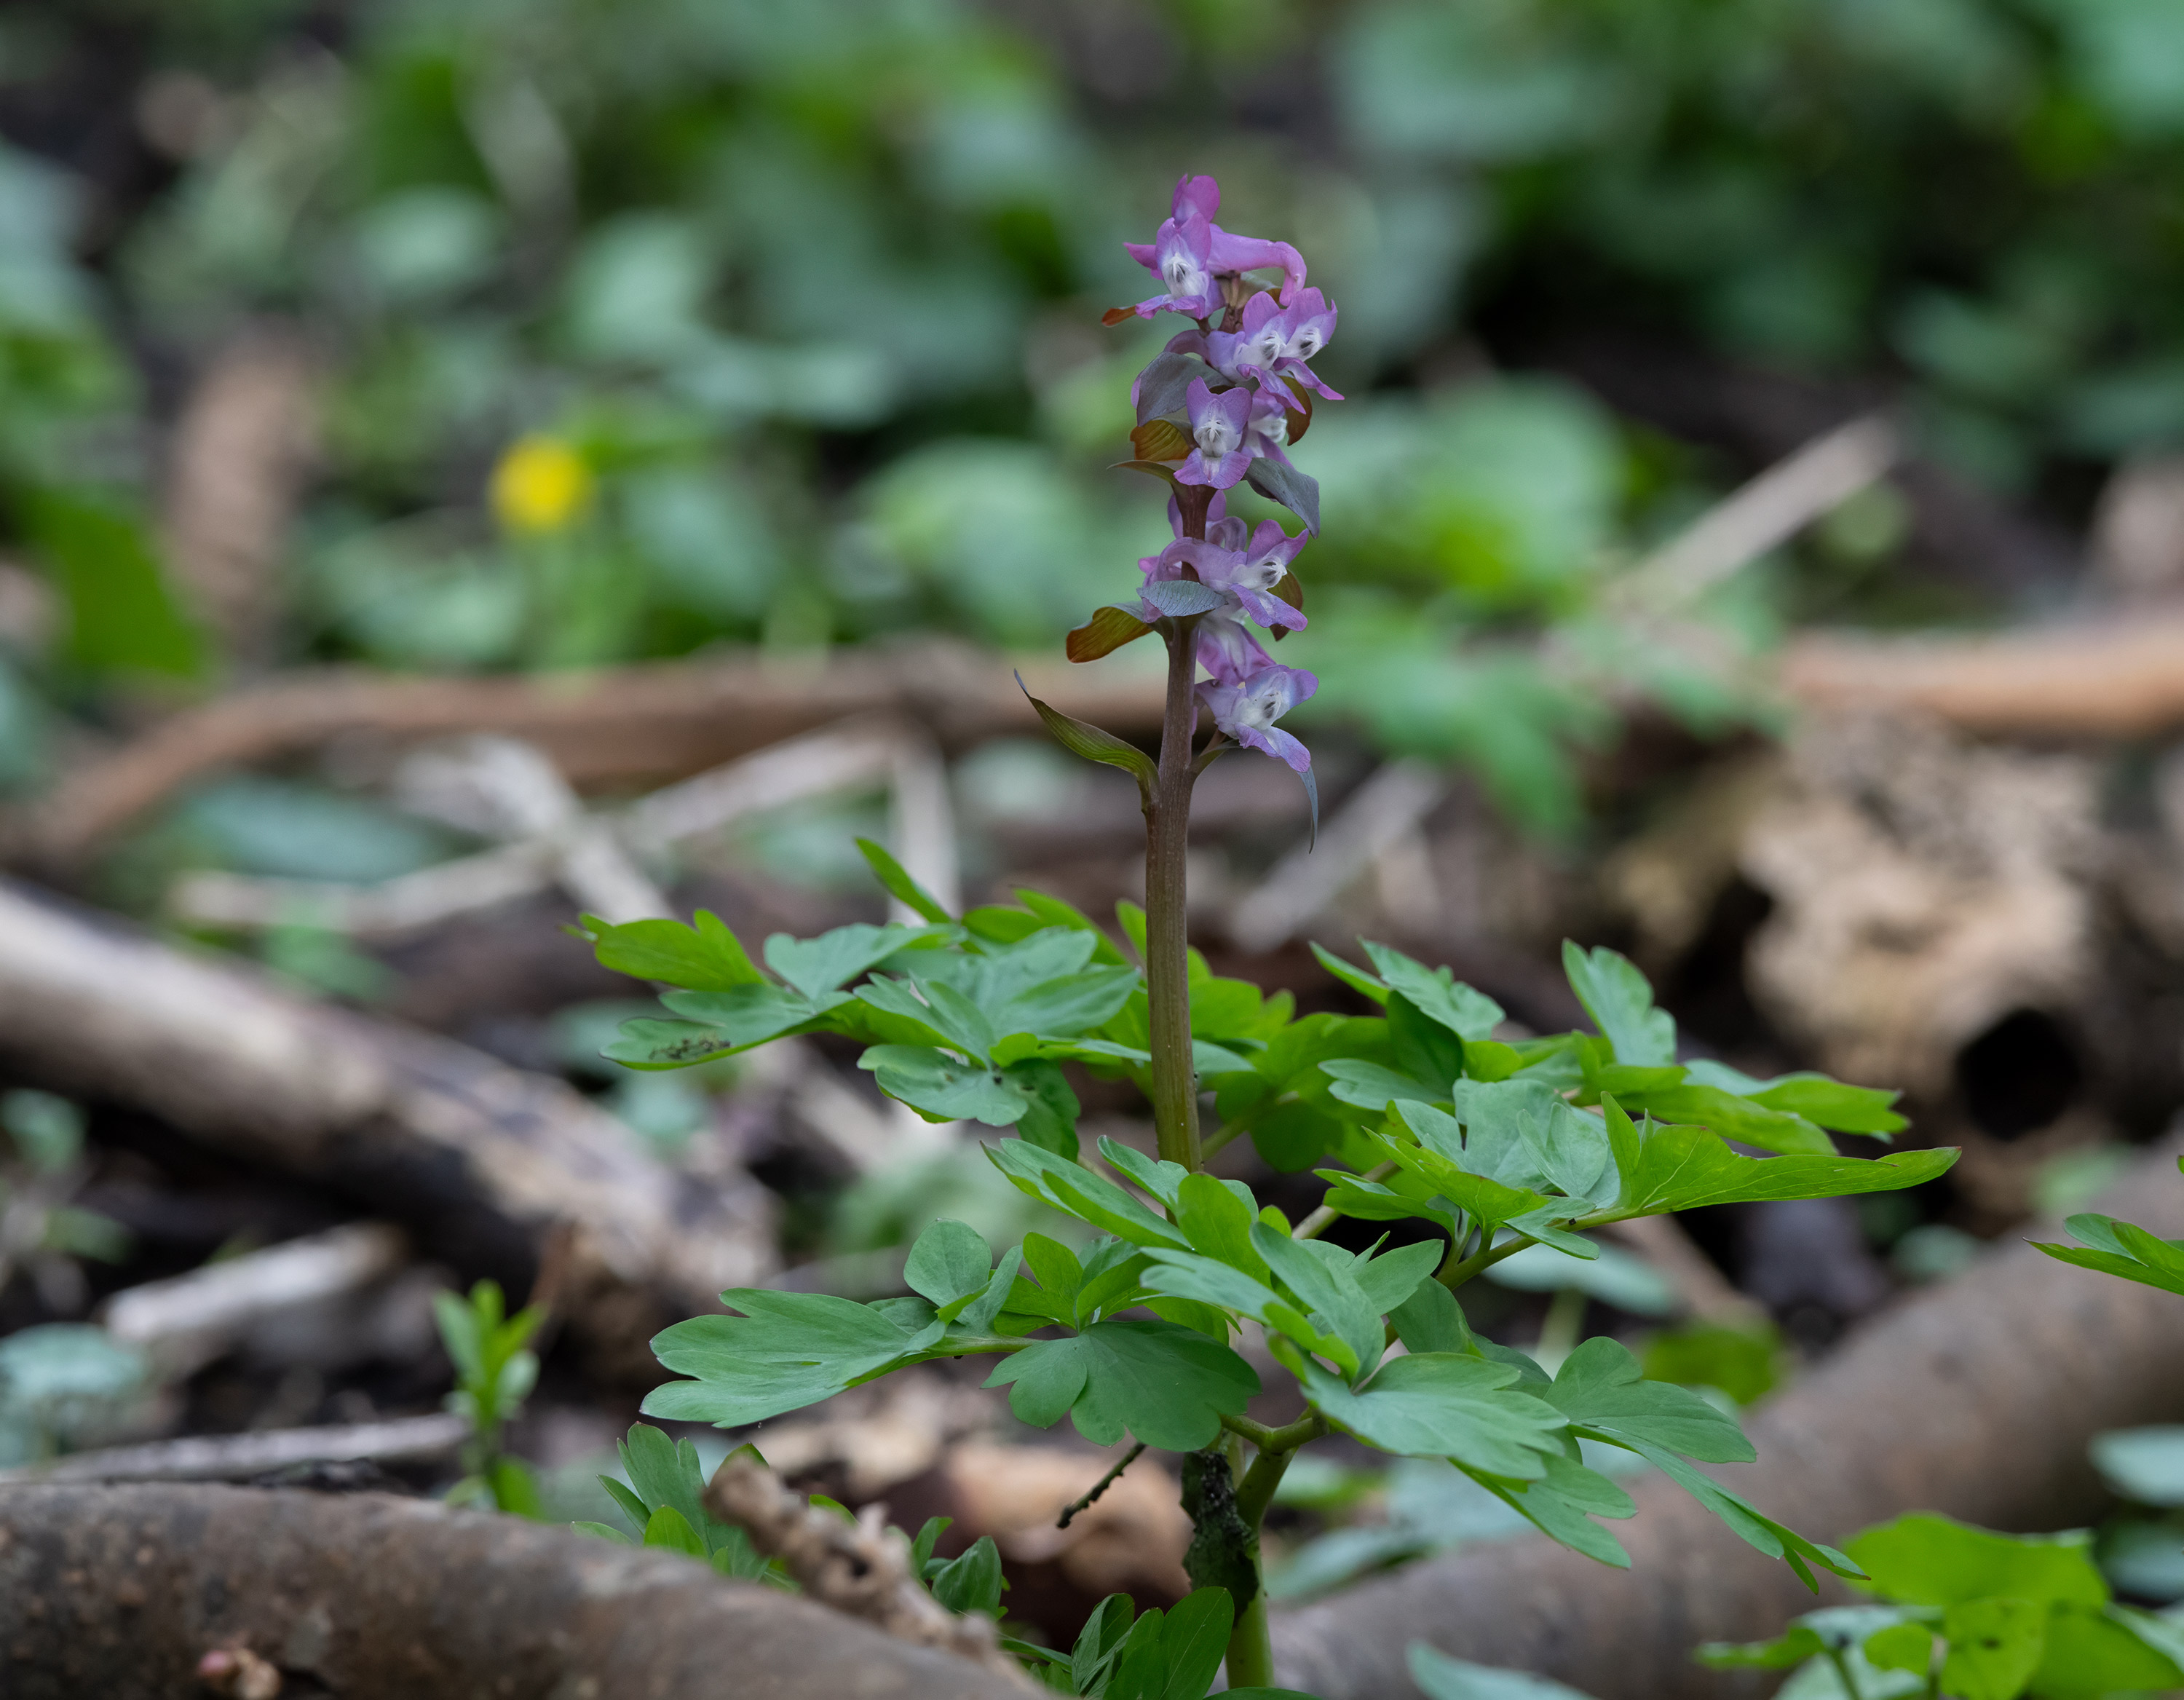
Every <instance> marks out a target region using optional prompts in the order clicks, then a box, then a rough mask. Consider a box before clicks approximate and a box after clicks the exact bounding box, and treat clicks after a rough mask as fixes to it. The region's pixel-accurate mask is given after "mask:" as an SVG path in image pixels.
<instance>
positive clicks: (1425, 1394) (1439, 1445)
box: [1275, 1345, 1567, 1481]
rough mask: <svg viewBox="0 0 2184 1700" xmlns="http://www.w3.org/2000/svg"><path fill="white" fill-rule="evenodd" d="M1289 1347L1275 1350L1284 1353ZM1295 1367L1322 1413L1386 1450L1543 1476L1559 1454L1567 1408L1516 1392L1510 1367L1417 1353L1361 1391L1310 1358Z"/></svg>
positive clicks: (1388, 1366) (1386, 1368)
mask: <svg viewBox="0 0 2184 1700" xmlns="http://www.w3.org/2000/svg"><path fill="white" fill-rule="evenodd" d="M1275 1352H1276V1355H1277V1356H1281V1355H1282V1354H1283V1352H1284V1347H1283V1346H1279V1345H1277V1346H1276V1347H1275ZM1290 1356H1291V1357H1292V1358H1293V1359H1294V1361H1292V1362H1290V1364H1289V1367H1290V1369H1291V1371H1292V1372H1293V1373H1294V1374H1295V1375H1296V1377H1297V1379H1298V1380H1301V1382H1303V1383H1304V1386H1305V1391H1306V1393H1307V1395H1308V1396H1310V1398H1311V1400H1312V1404H1313V1405H1314V1406H1315V1407H1317V1408H1318V1410H1319V1412H1320V1413H1321V1414H1322V1415H1323V1416H1325V1417H1326V1418H1327V1419H1328V1420H1329V1421H1330V1422H1332V1423H1334V1424H1336V1425H1337V1426H1339V1427H1340V1428H1342V1429H1345V1430H1347V1431H1348V1432H1350V1433H1351V1434H1352V1435H1356V1436H1357V1438H1358V1439H1359V1440H1361V1441H1364V1442H1365V1443H1366V1444H1367V1445H1368V1446H1378V1447H1379V1448H1380V1450H1381V1451H1383V1452H1400V1453H1402V1454H1405V1455H1407V1456H1409V1457H1412V1458H1434V1457H1440V1458H1450V1459H1452V1460H1453V1461H1454V1462H1455V1463H1457V1465H1458V1466H1459V1467H1468V1468H1469V1469H1476V1470H1480V1471H1484V1472H1485V1474H1489V1475H1496V1476H1507V1477H1511V1478H1513V1479H1515V1480H1522V1481H1533V1480H1539V1479H1540V1478H1541V1477H1542V1476H1544V1475H1546V1472H1547V1458H1549V1457H1550V1456H1551V1455H1553V1456H1558V1455H1559V1452H1560V1446H1561V1439H1562V1435H1563V1430H1564V1429H1565V1428H1566V1426H1567V1425H1566V1424H1565V1423H1564V1421H1563V1416H1562V1413H1560V1412H1558V1411H1557V1410H1555V1409H1554V1408H1553V1407H1552V1406H1550V1405H1547V1404H1546V1403H1544V1402H1541V1400H1538V1399H1535V1398H1533V1397H1532V1396H1529V1394H1526V1393H1521V1392H1518V1391H1514V1389H1513V1386H1512V1384H1513V1383H1514V1382H1515V1381H1516V1380H1517V1379H1518V1375H1517V1372H1516V1371H1515V1370H1514V1369H1513V1368H1509V1367H1508V1366H1507V1365H1506V1364H1501V1363H1489V1362H1488V1361H1487V1360H1485V1359H1484V1358H1479V1357H1463V1356H1458V1355H1457V1354H1454V1353H1449V1352H1412V1354H1410V1355H1409V1356H1408V1357H1398V1358H1395V1359H1393V1360H1391V1361H1390V1362H1389V1363H1384V1364H1383V1365H1381V1367H1380V1368H1379V1371H1378V1372H1377V1373H1376V1374H1374V1375H1373V1378H1372V1379H1371V1380H1368V1381H1367V1382H1366V1383H1365V1385H1363V1386H1362V1387H1360V1388H1357V1390H1356V1391H1352V1390H1351V1389H1350V1388H1349V1387H1346V1386H1345V1385H1343V1384H1342V1383H1341V1382H1340V1381H1339V1380H1336V1379H1335V1378H1334V1376H1332V1375H1330V1374H1328V1373H1327V1372H1326V1371H1325V1370H1323V1369H1322V1368H1320V1367H1319V1366H1318V1364H1316V1363H1312V1361H1311V1360H1310V1359H1309V1358H1304V1357H1295V1355H1294V1353H1291V1354H1290Z"/></svg>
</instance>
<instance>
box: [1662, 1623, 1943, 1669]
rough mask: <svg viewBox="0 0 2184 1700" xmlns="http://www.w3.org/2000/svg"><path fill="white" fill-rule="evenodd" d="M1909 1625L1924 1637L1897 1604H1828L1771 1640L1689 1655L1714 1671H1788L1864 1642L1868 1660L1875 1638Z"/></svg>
mask: <svg viewBox="0 0 2184 1700" xmlns="http://www.w3.org/2000/svg"><path fill="white" fill-rule="evenodd" d="M1905 1628H1910V1629H1914V1630H1918V1632H1919V1634H1920V1635H1921V1636H1925V1630H1924V1629H1923V1628H1922V1627H1921V1626H1920V1625H1918V1624H1916V1623H1914V1622H1912V1621H1910V1620H1909V1619H1908V1616H1907V1614H1905V1613H1904V1612H1903V1610H1902V1609H1901V1608H1897V1607H1895V1606H1826V1607H1823V1608H1821V1609H1820V1610H1819V1611H1816V1612H1807V1613H1806V1614H1804V1615H1803V1616H1802V1617H1801V1618H1797V1619H1794V1620H1793V1621H1792V1622H1791V1625H1790V1627H1789V1628H1788V1629H1786V1630H1784V1631H1783V1632H1782V1633H1781V1634H1780V1635H1779V1636H1775V1639H1774V1640H1772V1641H1708V1642H1707V1643H1706V1644H1705V1645H1704V1646H1703V1647H1700V1648H1699V1649H1698V1650H1697V1652H1696V1653H1693V1654H1692V1655H1691V1656H1692V1657H1693V1658H1696V1659H1697V1661H1698V1662H1699V1663H1700V1664H1703V1665H1706V1666H1708V1667H1709V1668H1710V1669H1715V1670H1790V1669H1795V1668H1796V1667H1797V1666H1798V1665H1800V1664H1803V1663H1804V1662H1805V1661H1806V1660H1807V1659H1808V1658H1818V1657H1819V1656H1820V1655H1821V1654H1822V1653H1828V1652H1836V1653H1848V1652H1850V1651H1851V1650H1852V1649H1853V1648H1858V1647H1864V1649H1865V1651H1866V1657H1867V1658H1869V1659H1870V1658H1872V1644H1873V1643H1874V1642H1875V1641H1879V1640H1880V1637H1881V1636H1889V1635H1893V1634H1895V1632H1896V1631H1897V1630H1903V1629H1905ZM1926 1641H1927V1644H1928V1645H1929V1646H1931V1645H1932V1638H1931V1636H1926ZM1902 1644H1903V1642H1902V1641H1901V1640H1900V1639H1899V1641H1897V1642H1895V1643H1890V1642H1882V1647H1883V1648H1884V1650H1886V1648H1887V1647H1889V1646H1891V1645H1902ZM1881 1668H1882V1669H1887V1668H1888V1667H1886V1666H1883V1667H1881ZM1915 1668H1916V1669H1918V1670H1919V1672H1920V1673H1921V1674H1922V1675H1923V1674H1924V1672H1925V1669H1926V1666H1925V1664H1923V1663H1921V1664H1919V1665H1918V1666H1916V1667H1915Z"/></svg>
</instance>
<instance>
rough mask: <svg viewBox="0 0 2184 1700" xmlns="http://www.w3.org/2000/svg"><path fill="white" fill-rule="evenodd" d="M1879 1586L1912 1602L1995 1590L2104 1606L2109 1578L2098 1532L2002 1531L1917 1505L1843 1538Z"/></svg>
mask: <svg viewBox="0 0 2184 1700" xmlns="http://www.w3.org/2000/svg"><path fill="white" fill-rule="evenodd" d="M1845 1544H1846V1547H1847V1550H1848V1552H1849V1553H1850V1555H1851V1557H1852V1558H1855V1559H1856V1560H1857V1561H1858V1563H1859V1564H1860V1565H1861V1566H1863V1567H1864V1570H1865V1573H1866V1575H1868V1576H1869V1577H1870V1578H1871V1579H1872V1582H1873V1586H1874V1588H1875V1591H1878V1592H1880V1593H1882V1594H1885V1595H1886V1596H1887V1597H1889V1598H1891V1599H1893V1600H1901V1601H1904V1602H1908V1603H1909V1604H1912V1605H1920V1606H1949V1605H1956V1604H1959V1603H1961V1602H1964V1601H1966V1600H1976V1599H1984V1598H1987V1597H1997V1596H2000V1597H2009V1598H2013V1599H2024V1600H2033V1601H2036V1602H2039V1603H2041V1604H2042V1605H2046V1604H2053V1603H2070V1604H2075V1605H2087V1606H2104V1605H2106V1604H2107V1603H2108V1602H2109V1585H2108V1582H2107V1580H2105V1579H2104V1578H2103V1576H2102V1575H2101V1573H2100V1571H2099V1570H2098V1569H2097V1568H2096V1567H2095V1566H2094V1563H2093V1558H2092V1536H2091V1535H2089V1534H2088V1533H2087V1532H2086V1531H2085V1530H2074V1531H2072V1532H2070V1533H2069V1534H2064V1535H2048V1536H2014V1535H1997V1534H1995V1533H1993V1532H1992V1530H1985V1529H1975V1528H1974V1527H1973V1526H1972V1525H1971V1524H1968V1523H1959V1522H1958V1521H1957V1520H1956V1519H1954V1518H1953V1517H1943V1516H1942V1515H1940V1514H1939V1513H1934V1512H1914V1513H1911V1514H1910V1515H1909V1516H1907V1517H1899V1518H1897V1519H1896V1520H1895V1521H1893V1522H1892V1523H1884V1524H1880V1526H1879V1527H1877V1528H1874V1529H1869V1530H1865V1531H1864V1533H1862V1534H1860V1535H1858V1536H1857V1537H1856V1538H1854V1539H1853V1540H1852V1541H1848V1542H1847V1543H1845Z"/></svg>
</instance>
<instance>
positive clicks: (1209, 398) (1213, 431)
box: [1175, 378, 1286, 490]
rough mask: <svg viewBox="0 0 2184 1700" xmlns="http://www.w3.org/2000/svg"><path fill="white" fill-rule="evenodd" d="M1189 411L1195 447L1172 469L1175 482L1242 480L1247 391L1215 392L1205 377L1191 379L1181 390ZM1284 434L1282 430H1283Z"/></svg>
mask: <svg viewBox="0 0 2184 1700" xmlns="http://www.w3.org/2000/svg"><path fill="white" fill-rule="evenodd" d="M1185 399H1186V401H1187V404H1188V405H1189V407H1190V435H1191V437H1192V439H1193V440H1194V441H1195V443H1197V445H1198V446H1197V447H1196V448H1195V449H1192V450H1191V451H1190V455H1189V456H1188V457H1187V458H1186V459H1185V460H1184V463H1183V465H1180V466H1178V468H1177V469H1176V473H1175V481H1176V482H1177V483H1178V484H1211V485H1212V487H1213V488H1215V489H1217V490H1227V489H1231V488H1234V486H1235V485H1237V484H1239V483H1240V482H1242V481H1243V477H1244V474H1245V471H1248V470H1249V469H1250V467H1251V454H1249V453H1247V452H1246V451H1245V446H1244V438H1245V433H1246V432H1247V431H1248V430H1249V429H1250V427H1251V422H1252V421H1251V391H1250V390H1247V389H1226V390H1223V391H1222V392H1221V393H1220V394H1218V395H1216V394H1214V393H1213V392H1212V390H1210V389H1208V388H1207V387H1206V380H1205V379H1204V378H1199V379H1196V380H1195V381H1194V382H1192V384H1191V386H1190V389H1189V390H1188V391H1187V392H1185ZM1284 434H1286V430H1285V431H1284Z"/></svg>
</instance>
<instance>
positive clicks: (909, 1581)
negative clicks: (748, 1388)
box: [705, 1456, 1031, 1689]
mask: <svg viewBox="0 0 2184 1700" xmlns="http://www.w3.org/2000/svg"><path fill="white" fill-rule="evenodd" d="M705 1509H706V1510H707V1511H708V1512H710V1513H711V1514H712V1515H713V1516H715V1517H717V1518H718V1519H721V1522H723V1523H733V1524H735V1525H736V1526H737V1527H738V1529H741V1530H743V1531H744V1533H745V1534H747V1535H749V1536H750V1542H751V1545H752V1547H755V1548H756V1549H757V1551H758V1552H760V1553H761V1554H763V1555H764V1556H765V1557H766V1558H778V1559H780V1560H781V1562H782V1563H783V1566H784V1567H785V1568H786V1569H788V1574H789V1575H791V1576H793V1577H794V1578H795V1579H796V1581H797V1583H798V1584H799V1586H801V1587H802V1588H803V1590H804V1591H805V1594H806V1595H808V1596H809V1597H811V1598H812V1599H815V1600H817V1601H820V1602H822V1603H823V1604H826V1605H830V1606H832V1607H833V1608H835V1609H836V1610H837V1611H842V1612H847V1613H848V1614H850V1615H851V1616H852V1617H860V1618H862V1619H865V1620H866V1622H868V1623H872V1624H876V1625H878V1626H879V1627H880V1628H881V1629H883V1630H886V1631H887V1632H888V1633H889V1635H892V1636H897V1637H898V1638H900V1639H901V1640H903V1641H911V1642H914V1643H916V1644H917V1645H918V1646H920V1647H936V1648H939V1649H940V1650H942V1651H944V1652H948V1653H955V1654H956V1655H957V1656H959V1657H961V1658H968V1659H971V1660H972V1661H974V1662H975V1663H977V1664H983V1665H984V1666H985V1667H986V1669H988V1670H989V1671H991V1672H993V1673H994V1674H995V1675H1007V1676H1009V1677H1011V1678H1013V1679H1014V1680H1016V1681H1017V1682H1018V1683H1019V1684H1021V1685H1022V1686H1023V1687H1024V1688H1026V1689H1029V1688H1030V1686H1031V1685H1030V1684H1029V1683H1028V1681H1026V1680H1024V1677H1023V1675H1022V1671H1021V1670H1020V1669H1018V1667H1017V1664H1016V1661H1015V1660H1013V1659H1012V1658H1010V1657H1009V1656H1008V1655H1007V1654H1006V1653H1003V1652H1002V1651H1001V1650H1000V1639H999V1636H998V1632H997V1630H996V1629H995V1624H994V1620H993V1619H991V1618H989V1617H988V1616H987V1615H986V1614H984V1613H983V1612H973V1613H970V1614H966V1615H964V1616H961V1617H957V1616H956V1615H955V1614H952V1613H950V1612H949V1611H948V1610H947V1609H946V1608H944V1607H943V1606H941V1605H940V1603H939V1602H938V1601H936V1600H935V1599H934V1598H933V1597H932V1595H930V1594H928V1593H927V1592H926V1591H925V1589H924V1588H923V1586H921V1585H920V1583H919V1582H918V1580H917V1578H916V1577H914V1576H913V1575H911V1569H910V1558H911V1554H910V1543H909V1541H907V1540H905V1538H904V1537H903V1536H902V1535H901V1534H900V1531H898V1530H890V1529H889V1528H887V1527H886V1526H885V1524H884V1523H883V1519H884V1517H885V1516H886V1511H885V1508H883V1507H881V1506H877V1505H868V1506H866V1508H864V1509H863V1511H861V1513H858V1517H857V1520H856V1521H855V1523H844V1521H843V1520H842V1519H841V1518H840V1517H839V1516H838V1515H836V1514H835V1513H833V1512H831V1511H822V1510H821V1509H820V1508H818V1507H817V1506H815V1505H812V1504H811V1503H809V1502H807V1501H805V1499H804V1498H803V1497H801V1496H800V1495H798V1494H795V1493H793V1492H791V1491H789V1490H788V1488H787V1487H786V1486H784V1485H783V1483H782V1480H781V1478H780V1477H779V1476H777V1475H776V1474H774V1473H773V1472H772V1470H770V1469H767V1468H766V1466H765V1465H764V1464H760V1463H753V1462H752V1461H751V1460H750V1459H749V1458H739V1457H734V1456H731V1457H730V1458H728V1460H727V1463H723V1464H722V1465H721V1467H720V1469H717V1470H716V1471H715V1472H714V1474H713V1479H712V1480H711V1481H710V1482H708V1483H707V1484H706V1485H705Z"/></svg>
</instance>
